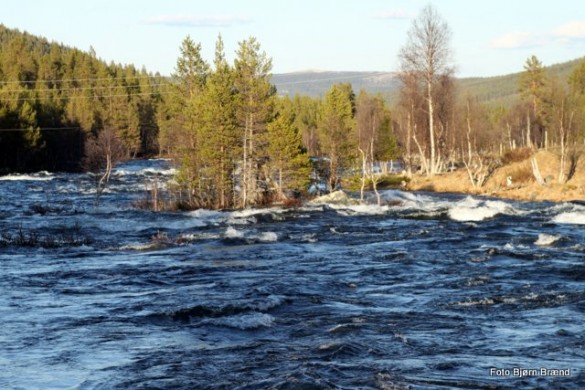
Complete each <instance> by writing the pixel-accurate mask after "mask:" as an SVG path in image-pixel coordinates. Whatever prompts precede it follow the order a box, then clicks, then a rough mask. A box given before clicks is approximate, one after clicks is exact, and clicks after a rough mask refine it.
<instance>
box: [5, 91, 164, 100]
mask: <svg viewBox="0 0 585 390" xmlns="http://www.w3.org/2000/svg"><path fill="white" fill-rule="evenodd" d="M172 93H174V92H140V93H123V94H114V95H96V96H75V95H69V96H56V97H53V98H49V97H44V98H40V97H28V98H10V99H1V101H10V102H25V101H35V100H37V99H38V100H77V99H82V100H83V99H105V98H112V97H130V96H147V95H170V94H172Z"/></svg>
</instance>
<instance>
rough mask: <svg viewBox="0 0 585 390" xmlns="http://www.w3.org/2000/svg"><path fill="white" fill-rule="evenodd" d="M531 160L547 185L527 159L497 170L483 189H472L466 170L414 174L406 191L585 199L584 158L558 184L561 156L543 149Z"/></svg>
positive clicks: (520, 198) (563, 199)
mask: <svg viewBox="0 0 585 390" xmlns="http://www.w3.org/2000/svg"><path fill="white" fill-rule="evenodd" d="M531 157H534V158H535V159H536V161H537V162H538V167H539V169H540V172H541V175H542V177H543V178H544V179H545V182H546V184H544V185H539V184H538V183H537V182H536V179H535V178H534V175H533V174H532V167H531V163H530V158H527V159H524V160H522V161H518V162H513V163H509V164H507V165H504V166H502V167H500V168H498V169H496V170H495V171H494V173H493V174H492V175H491V176H490V178H489V179H488V180H487V181H486V183H485V184H484V185H483V186H482V187H481V188H473V186H472V185H471V182H470V180H469V175H468V173H467V171H466V170H465V169H459V170H457V171H454V172H448V173H444V174H440V175H436V176H435V177H432V178H429V177H426V176H423V175H415V176H413V177H412V179H411V180H410V182H409V183H408V184H407V187H406V188H407V189H408V190H411V191H432V192H456V193H464V194H471V195H482V196H492V197H498V198H505V199H516V200H523V201H552V202H565V201H572V200H585V158H580V159H579V160H578V161H577V164H576V169H575V174H574V175H573V176H572V177H571V179H570V180H568V181H567V182H566V183H563V184H561V183H559V182H558V175H559V170H560V158H559V155H558V153H555V152H554V151H544V150H542V151H539V152H537V153H535V154H534V155H532V156H531ZM568 165H569V164H567V166H568ZM567 169H568V167H567ZM508 177H511V179H512V181H511V183H508V181H507V178H508Z"/></svg>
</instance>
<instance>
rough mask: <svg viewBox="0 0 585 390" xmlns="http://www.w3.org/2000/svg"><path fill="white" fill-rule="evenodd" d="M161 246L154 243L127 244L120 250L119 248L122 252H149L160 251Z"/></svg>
mask: <svg viewBox="0 0 585 390" xmlns="http://www.w3.org/2000/svg"><path fill="white" fill-rule="evenodd" d="M160 246H161V245H160V244H158V243H154V242H149V243H147V244H138V243H137V244H127V245H123V246H121V247H120V248H118V249H119V250H121V251H148V250H151V249H158V248H160Z"/></svg>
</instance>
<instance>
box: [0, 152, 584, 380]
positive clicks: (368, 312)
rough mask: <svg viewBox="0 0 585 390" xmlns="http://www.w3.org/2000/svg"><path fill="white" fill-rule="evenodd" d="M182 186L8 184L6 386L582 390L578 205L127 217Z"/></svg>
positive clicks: (3, 268) (3, 213) (0, 345)
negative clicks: (152, 189) (157, 190)
mask: <svg viewBox="0 0 585 390" xmlns="http://www.w3.org/2000/svg"><path fill="white" fill-rule="evenodd" d="M172 173H173V170H172V169H170V168H169V167H168V165H167V162H165V161H163V160H150V161H134V162H131V163H128V164H126V165H124V166H121V167H119V168H118V169H117V170H116V172H115V173H114V175H113V178H112V181H111V184H110V187H109V189H108V191H107V192H106V193H105V194H104V196H103V198H102V201H101V204H100V205H99V207H95V206H94V204H93V201H94V195H93V189H92V182H91V180H90V178H89V177H88V176H87V175H82V174H77V175H75V174H60V173H47V172H41V173H37V174H32V175H11V176H5V177H0V368H1V369H0V388H2V389H205V388H210V389H211V388H222V389H321V388H323V389H356V388H359V389H453V388H461V389H483V388H514V389H521V388H537V387H540V388H543V389H544V388H556V389H561V388H567V389H581V388H585V371H584V370H585V316H584V313H585V229H584V228H585V207H584V206H582V205H579V204H576V203H562V204H552V203H522V202H512V201H501V200H495V199H484V198H478V197H466V196H458V195H445V194H421V193H407V192H400V191H386V192H384V193H383V198H384V200H385V201H386V202H387V205H386V206H382V207H378V206H374V205H362V206H349V207H348V206H339V205H333V204H329V205H328V204H323V205H310V206H305V207H301V208H298V209H284V208H279V207H275V208H268V209H246V210H242V211H233V212H218V211H209V210H198V211H194V212H160V213H154V212H151V211H145V210H138V209H136V208H134V207H132V204H133V202H135V201H136V200H138V199H141V198H143V197H144V192H145V185H146V184H147V183H148V182H149V181H152V180H153V179H154V177H155V176H158V177H159V181H160V182H161V183H164V182H165V181H167V180H170V179H172ZM153 237H154V238H153ZM555 370H556V371H555Z"/></svg>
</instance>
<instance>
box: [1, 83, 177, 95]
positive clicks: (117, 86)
mask: <svg viewBox="0 0 585 390" xmlns="http://www.w3.org/2000/svg"><path fill="white" fill-rule="evenodd" d="M171 85H172V84H169V83H159V84H149V87H168V86H171ZM116 88H125V89H136V88H142V86H141V85H109V86H101V87H98V86H94V87H92V86H89V87H68V88H43V89H26V88H23V89H0V94H2V93H5V94H6V93H19V92H61V91H88V90H93V91H97V90H105V89H110V90H112V89H116Z"/></svg>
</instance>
